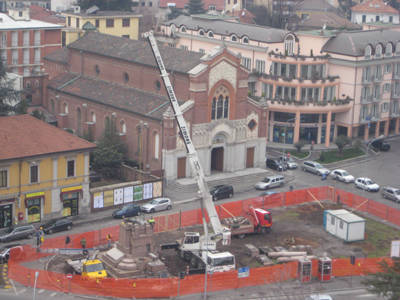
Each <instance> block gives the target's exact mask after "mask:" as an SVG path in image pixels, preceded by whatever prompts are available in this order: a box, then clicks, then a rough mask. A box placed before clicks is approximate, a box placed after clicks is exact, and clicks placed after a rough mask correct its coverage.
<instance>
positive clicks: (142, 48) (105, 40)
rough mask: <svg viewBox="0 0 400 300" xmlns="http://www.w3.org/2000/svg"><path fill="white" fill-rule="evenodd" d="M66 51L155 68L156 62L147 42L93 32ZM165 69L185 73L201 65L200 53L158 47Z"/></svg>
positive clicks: (72, 44) (70, 45) (69, 46)
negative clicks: (96, 55) (86, 53)
mask: <svg viewBox="0 0 400 300" xmlns="http://www.w3.org/2000/svg"><path fill="white" fill-rule="evenodd" d="M67 47H68V49H75V50H78V51H85V52H89V53H94V54H98V55H102V56H107V57H112V58H116V59H120V60H125V61H128V62H133V63H137V64H142V65H147V66H152V67H156V66H157V64H156V61H155V59H154V56H153V53H152V51H151V48H150V45H149V43H148V42H147V41H138V40H131V39H127V38H121V37H118V36H113V35H108V34H103V33H99V32H95V31H90V32H87V33H86V34H85V35H84V36H82V37H81V38H80V39H79V40H77V41H75V42H73V43H71V44H69V45H68V46H67ZM159 48H160V52H161V55H162V57H163V60H164V62H165V67H166V68H167V70H169V71H175V72H180V73H187V72H189V71H190V70H191V69H193V68H194V67H195V66H197V65H198V64H200V63H201V59H200V58H201V57H202V56H203V54H202V53H198V52H191V51H187V50H183V49H177V48H173V47H168V46H162V45H159Z"/></svg>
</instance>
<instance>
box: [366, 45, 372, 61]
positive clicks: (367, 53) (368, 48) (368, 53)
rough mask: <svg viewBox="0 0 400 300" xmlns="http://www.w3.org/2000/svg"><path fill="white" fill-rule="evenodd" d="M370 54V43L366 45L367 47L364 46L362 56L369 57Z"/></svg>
mask: <svg viewBox="0 0 400 300" xmlns="http://www.w3.org/2000/svg"><path fill="white" fill-rule="evenodd" d="M371 54H372V48H371V46H370V45H368V46H367V47H365V50H364V58H365V59H371Z"/></svg>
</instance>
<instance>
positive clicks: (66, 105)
mask: <svg viewBox="0 0 400 300" xmlns="http://www.w3.org/2000/svg"><path fill="white" fill-rule="evenodd" d="M64 114H68V104H67V103H65V102H64Z"/></svg>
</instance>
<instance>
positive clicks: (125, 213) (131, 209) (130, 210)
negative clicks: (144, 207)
mask: <svg viewBox="0 0 400 300" xmlns="http://www.w3.org/2000/svg"><path fill="white" fill-rule="evenodd" d="M140 213H141V208H140V206H139V205H136V204H128V205H125V206H123V207H122V208H120V209H117V210H114V211H113V213H112V216H113V218H116V219H118V218H125V217H135V216H140Z"/></svg>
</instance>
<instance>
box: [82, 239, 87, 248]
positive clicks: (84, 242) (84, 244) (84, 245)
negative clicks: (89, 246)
mask: <svg viewBox="0 0 400 300" xmlns="http://www.w3.org/2000/svg"><path fill="white" fill-rule="evenodd" d="M81 246H82V249H85V248H86V239H85V238H82V239H81Z"/></svg>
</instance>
